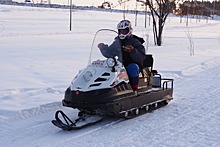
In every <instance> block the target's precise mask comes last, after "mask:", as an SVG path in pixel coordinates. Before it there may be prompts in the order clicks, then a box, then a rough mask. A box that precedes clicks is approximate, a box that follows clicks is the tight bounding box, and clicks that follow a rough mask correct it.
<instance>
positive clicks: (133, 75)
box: [98, 20, 145, 91]
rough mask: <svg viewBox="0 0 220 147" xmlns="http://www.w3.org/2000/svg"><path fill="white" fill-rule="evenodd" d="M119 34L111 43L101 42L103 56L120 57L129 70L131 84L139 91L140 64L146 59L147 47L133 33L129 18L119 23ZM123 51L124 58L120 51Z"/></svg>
mask: <svg viewBox="0 0 220 147" xmlns="http://www.w3.org/2000/svg"><path fill="white" fill-rule="evenodd" d="M117 29H118V36H117V37H116V38H115V40H114V42H113V43H112V44H111V45H109V46H108V45H106V44H104V43H99V44H98V48H99V49H100V51H101V53H102V54H103V56H105V57H106V58H109V57H115V56H118V57H119V61H121V62H122V63H123V65H124V66H125V69H126V71H127V74H128V77H129V81H130V85H131V87H132V89H133V90H134V91H137V88H138V83H139V72H140V65H142V63H143V61H144V59H145V48H144V46H143V45H142V43H141V42H140V40H139V39H137V36H136V37H135V35H133V34H132V27H131V22H130V21H129V20H122V21H120V22H119V24H118V25H117ZM121 51H122V58H120V53H121Z"/></svg>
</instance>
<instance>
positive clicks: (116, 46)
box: [88, 29, 122, 64]
mask: <svg viewBox="0 0 220 147" xmlns="http://www.w3.org/2000/svg"><path fill="white" fill-rule="evenodd" d="M106 58H116V59H118V60H119V61H120V62H121V61H122V53H121V43H120V40H119V37H118V33H117V32H116V31H114V30H110V29H101V30H98V31H97V32H96V34H95V37H94V39H93V43H92V47H91V52H90V57H89V63H88V64H91V62H93V61H96V60H106Z"/></svg>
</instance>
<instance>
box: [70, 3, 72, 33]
mask: <svg viewBox="0 0 220 147" xmlns="http://www.w3.org/2000/svg"><path fill="white" fill-rule="evenodd" d="M71 30H72V0H70V31H71Z"/></svg>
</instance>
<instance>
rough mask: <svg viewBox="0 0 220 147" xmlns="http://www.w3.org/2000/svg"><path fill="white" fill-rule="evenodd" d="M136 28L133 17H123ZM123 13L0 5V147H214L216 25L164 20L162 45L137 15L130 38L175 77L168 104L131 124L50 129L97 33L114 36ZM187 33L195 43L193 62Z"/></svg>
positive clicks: (219, 63)
mask: <svg viewBox="0 0 220 147" xmlns="http://www.w3.org/2000/svg"><path fill="white" fill-rule="evenodd" d="M126 18H127V19H130V20H131V21H132V23H133V24H134V20H135V16H134V14H126ZM121 19H123V14H121V13H109V12H98V11H88V10H87V11H80V10H75V11H74V12H73V26H72V28H73V30H72V31H69V10H63V9H49V8H34V7H21V6H19V7H18V6H7V5H0V51H1V54H0V65H1V66H0V71H1V72H0V77H1V84H0V142H1V146H5V147H6V146H23V147H26V146H27V147H29V146H51V147H55V146H126V147H127V146H220V141H219V138H220V133H219V132H220V107H219V104H220V102H219V98H220V96H219V92H220V87H219V80H220V72H219V71H220V48H219V47H220V32H219V28H220V21H219V18H218V17H216V19H217V20H208V23H207V22H206V20H203V19H201V20H200V21H198V20H197V21H196V20H195V19H190V22H189V26H188V27H186V24H185V19H183V20H184V21H183V23H180V18H178V17H175V16H170V17H168V19H167V23H166V25H165V30H164V34H163V45H162V46H161V47H158V46H154V43H153V36H152V26H147V28H146V29H145V28H144V15H139V16H138V25H137V26H136V27H134V33H135V34H137V35H139V36H141V37H144V38H145V39H146V38H147V36H149V40H148V42H149V44H148V45H146V48H147V50H148V53H151V54H153V56H154V60H155V63H154V68H155V69H157V70H158V71H159V72H160V73H161V74H162V75H163V77H167V78H174V88H175V89H174V95H173V97H174V100H173V101H171V102H170V104H169V105H167V106H166V107H164V108H161V109H158V110H155V111H154V112H153V113H149V114H145V115H142V116H139V117H136V118H134V119H129V120H124V119H117V118H109V119H106V120H104V121H102V122H100V123H99V124H96V125H94V126H91V127H89V128H85V129H83V130H78V131H70V132H67V131H62V130H60V129H59V128H56V127H55V126H53V125H52V123H51V120H52V119H53V118H54V113H55V111H56V110H58V109H61V110H63V111H65V112H66V113H67V114H68V115H72V116H74V117H77V113H78V111H77V110H72V109H69V108H64V107H62V106H61V100H62V99H63V95H64V91H65V90H66V88H67V87H68V86H69V84H70V82H71V80H72V79H73V77H74V76H75V75H76V74H77V73H78V71H79V70H80V69H82V68H83V67H85V66H86V65H87V63H88V57H89V51H90V47H91V44H92V39H93V36H94V34H95V32H96V31H97V30H98V29H101V28H110V29H115V27H116V24H117V23H118V22H119V21H120V20H121ZM187 32H188V33H190V34H191V36H192V39H193V43H194V52H195V54H194V55H193V56H190V50H189V49H190V44H189V39H188V37H187Z"/></svg>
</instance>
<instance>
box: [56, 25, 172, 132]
mask: <svg viewBox="0 0 220 147" xmlns="http://www.w3.org/2000/svg"><path fill="white" fill-rule="evenodd" d="M114 36H117V32H116V31H113V30H109V29H101V30H99V31H97V33H96V34H95V37H94V40H93V43H92V48H91V53H90V57H89V63H88V66H87V67H86V68H84V69H83V70H80V71H79V73H78V74H77V75H76V77H75V78H74V79H73V81H72V82H71V85H70V86H69V87H68V88H67V90H66V91H65V96H64V99H63V101H62V104H63V106H65V107H71V108H74V109H75V108H76V109H78V110H79V113H78V116H79V118H78V119H76V120H74V121H72V120H71V119H70V118H69V117H67V115H66V114H65V113H64V112H62V111H60V110H59V111H57V112H56V114H55V120H52V123H53V124H54V125H55V126H57V127H59V128H61V129H63V130H75V129H81V128H84V127H86V126H88V125H92V124H94V123H97V122H99V121H101V120H102V119H103V118H104V116H105V115H108V116H113V117H124V118H133V117H135V116H138V115H141V114H144V113H147V112H150V111H152V110H154V109H157V108H160V107H162V106H165V105H167V104H168V103H169V102H170V101H171V100H172V99H173V98H172V95H173V79H164V78H161V75H160V74H159V73H157V71H156V70H153V57H152V55H146V59H145V61H144V64H143V65H145V67H143V69H141V72H140V74H139V87H138V92H134V91H133V90H132V88H131V86H130V84H129V79H128V76H127V73H126V70H125V68H124V66H123V64H122V63H121V62H120V61H119V59H120V58H121V57H120V55H119V57H113V58H108V59H106V58H105V57H104V56H103V55H102V54H101V52H100V50H99V49H98V47H97V45H98V43H100V42H104V43H105V44H111V43H112V42H113V41H112V38H114Z"/></svg>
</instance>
